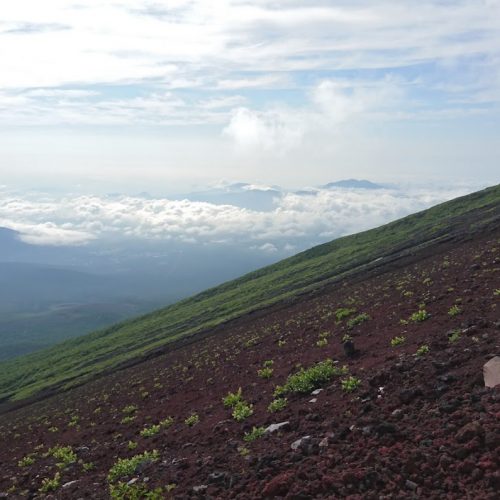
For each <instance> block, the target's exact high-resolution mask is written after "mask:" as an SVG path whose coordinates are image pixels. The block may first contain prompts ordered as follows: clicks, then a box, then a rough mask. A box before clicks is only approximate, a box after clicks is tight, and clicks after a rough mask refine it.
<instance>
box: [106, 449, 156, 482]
mask: <svg viewBox="0 0 500 500" xmlns="http://www.w3.org/2000/svg"><path fill="white" fill-rule="evenodd" d="M159 458H160V454H159V453H158V450H153V451H145V452H144V453H141V454H140V455H135V456H133V457H132V458H120V459H118V461H117V462H116V463H115V464H114V465H113V467H111V469H109V473H108V481H109V482H110V483H113V482H114V481H116V480H117V479H120V478H123V477H128V476H131V475H132V474H135V472H136V471H137V469H138V468H139V467H140V466H143V465H146V464H148V463H152V462H156V461H158V459H159Z"/></svg>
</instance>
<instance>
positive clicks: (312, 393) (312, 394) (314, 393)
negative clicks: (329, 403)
mask: <svg viewBox="0 0 500 500" xmlns="http://www.w3.org/2000/svg"><path fill="white" fill-rule="evenodd" d="M322 390H323V389H316V390H315V391H312V392H311V396H317V395H318V394H319V393H320V392H321V391H322Z"/></svg>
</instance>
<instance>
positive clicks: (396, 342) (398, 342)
mask: <svg viewBox="0 0 500 500" xmlns="http://www.w3.org/2000/svg"><path fill="white" fill-rule="evenodd" d="M405 341H406V337H404V336H403V335H401V336H400V337H394V338H393V339H391V346H392V347H397V346H398V345H401V344H404V343H405Z"/></svg>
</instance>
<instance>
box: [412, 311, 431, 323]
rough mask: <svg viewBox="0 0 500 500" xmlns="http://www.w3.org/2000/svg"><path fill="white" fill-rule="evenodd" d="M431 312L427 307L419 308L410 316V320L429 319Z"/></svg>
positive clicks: (418, 321)
mask: <svg viewBox="0 0 500 500" xmlns="http://www.w3.org/2000/svg"><path fill="white" fill-rule="evenodd" d="M429 316H430V314H429V313H428V312H427V311H426V310H425V309H419V310H418V311H417V312H414V313H413V314H412V315H411V316H410V320H411V321H413V322H415V323H421V322H422V321H425V320H426V319H428V318H429Z"/></svg>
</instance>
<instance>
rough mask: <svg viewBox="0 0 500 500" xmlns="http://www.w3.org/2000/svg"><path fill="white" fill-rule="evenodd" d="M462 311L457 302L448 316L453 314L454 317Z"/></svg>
mask: <svg viewBox="0 0 500 500" xmlns="http://www.w3.org/2000/svg"><path fill="white" fill-rule="evenodd" d="M461 312H462V309H460V307H458V306H457V305H456V304H454V305H452V306H451V307H450V309H449V310H448V316H451V317H452V318H454V317H455V316H458V315H459V314H460V313H461Z"/></svg>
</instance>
